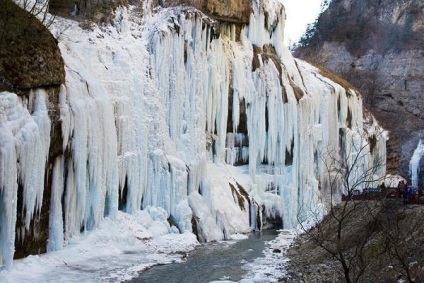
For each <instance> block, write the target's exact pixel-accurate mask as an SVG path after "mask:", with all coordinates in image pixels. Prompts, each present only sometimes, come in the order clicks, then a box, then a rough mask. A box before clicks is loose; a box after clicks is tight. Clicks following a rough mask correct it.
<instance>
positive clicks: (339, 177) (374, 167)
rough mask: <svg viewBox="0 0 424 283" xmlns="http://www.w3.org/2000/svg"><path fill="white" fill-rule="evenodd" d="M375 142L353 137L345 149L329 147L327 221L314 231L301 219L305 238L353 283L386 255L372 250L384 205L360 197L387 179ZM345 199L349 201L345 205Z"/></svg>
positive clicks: (325, 185) (325, 159)
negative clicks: (335, 262)
mask: <svg viewBox="0 0 424 283" xmlns="http://www.w3.org/2000/svg"><path fill="white" fill-rule="evenodd" d="M375 139H376V137H375V136H374V137H371V138H366V139H364V137H359V136H358V135H356V136H355V135H351V138H350V140H346V139H345V140H344V141H342V142H341V144H342V146H341V148H342V149H341V150H334V149H332V148H330V147H327V148H326V149H325V150H324V151H323V152H322V153H321V154H320V157H321V160H322V163H323V164H324V167H325V172H326V176H327V177H326V180H323V183H322V184H321V186H322V187H323V189H324V190H328V197H329V201H328V206H329V207H328V214H327V215H326V216H325V217H324V219H323V220H322V221H319V219H316V220H317V223H316V224H315V226H314V227H313V228H312V229H308V227H306V226H304V225H303V224H302V222H301V221H299V223H300V225H301V227H302V229H303V231H304V232H305V235H306V238H307V239H308V240H309V241H312V242H313V243H315V244H316V245H317V246H319V247H320V248H321V249H322V250H324V251H325V252H326V253H327V254H328V255H329V256H330V257H331V258H333V259H335V260H336V261H337V262H338V263H339V264H340V265H339V266H340V272H341V275H342V277H344V279H345V281H346V282H348V283H351V282H360V280H361V278H362V276H363V274H364V272H365V270H366V269H367V267H368V266H369V264H370V263H371V261H372V260H373V259H374V258H376V257H377V256H378V255H379V254H380V253H381V252H382V250H380V249H371V248H370V243H371V241H372V239H373V237H374V236H375V235H376V234H377V233H378V223H379V221H378V218H379V217H378V216H379V214H380V213H381V211H382V209H381V205H380V203H379V202H378V201H370V200H367V197H368V196H367V195H365V194H361V196H362V197H358V196H357V194H358V193H359V192H361V191H362V192H364V191H366V189H367V188H369V187H375V186H376V185H378V184H379V183H380V182H381V181H382V180H383V178H384V177H383V176H382V175H384V166H385V160H383V156H381V157H379V156H378V154H377V153H375V154H374V155H373V154H372V151H373V150H375V148H374V147H375ZM364 140H365V142H364ZM346 142H348V143H346ZM379 174H381V175H379ZM375 194H378V193H377V192H376V193H375ZM341 195H344V197H343V200H344V201H342V202H341V203H340V200H341V199H340V197H341ZM302 209H303V208H302ZM300 214H305V211H301V213H300ZM300 214H299V215H300ZM352 235H355V236H354V237H352Z"/></svg>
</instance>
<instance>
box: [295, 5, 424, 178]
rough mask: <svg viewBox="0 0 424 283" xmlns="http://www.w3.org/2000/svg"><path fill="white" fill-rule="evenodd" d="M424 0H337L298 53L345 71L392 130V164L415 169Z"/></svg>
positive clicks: (422, 124) (394, 168) (423, 71)
mask: <svg viewBox="0 0 424 283" xmlns="http://www.w3.org/2000/svg"><path fill="white" fill-rule="evenodd" d="M423 46H424V3H423V2H422V1H419V0H408V1H392V0H390V1H371V0H367V1H350V0H334V1H332V2H331V4H330V6H329V8H328V9H327V10H326V11H325V12H324V13H323V14H322V15H320V17H319V19H318V22H317V26H316V32H315V34H314V36H313V37H312V38H311V39H310V40H309V42H308V45H307V46H306V47H300V48H298V49H297V50H296V52H295V56H298V57H299V58H302V59H305V60H307V61H310V62H312V63H314V64H319V65H322V66H325V67H326V68H328V69H330V70H332V71H334V72H336V73H338V74H340V75H341V76H343V77H344V78H346V79H347V80H349V81H350V82H351V83H352V84H353V85H354V86H356V87H357V88H358V89H359V90H360V91H361V93H362V94H363V95H364V105H365V107H367V108H368V109H370V110H371V111H372V112H373V113H374V114H375V116H376V117H377V118H378V119H379V121H380V122H381V124H382V125H383V126H384V127H385V128H386V129H388V130H390V132H391V135H390V137H391V141H390V142H389V144H388V160H387V163H388V164H387V167H388V171H389V172H390V173H400V174H401V175H403V176H408V175H409V171H408V170H409V169H408V168H409V161H410V159H411V156H412V154H413V151H414V149H415V148H416V146H417V144H418V141H419V139H420V138H422V137H423V134H422V130H423V129H424V120H423V119H424V102H423V99H422V90H423V88H424V50H423ZM423 169H424V168H423Z"/></svg>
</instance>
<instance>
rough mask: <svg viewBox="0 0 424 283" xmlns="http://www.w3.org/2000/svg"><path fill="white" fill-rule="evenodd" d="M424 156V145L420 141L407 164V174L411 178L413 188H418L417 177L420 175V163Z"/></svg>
mask: <svg viewBox="0 0 424 283" xmlns="http://www.w3.org/2000/svg"><path fill="white" fill-rule="evenodd" d="M423 155H424V143H423V141H422V140H420V141H419V142H418V145H417V148H416V149H415V151H414V154H413V155H412V158H411V161H410V162H409V174H410V176H411V184H412V186H413V187H418V175H419V173H420V171H419V170H420V161H421V159H422V157H423Z"/></svg>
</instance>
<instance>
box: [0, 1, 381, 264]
mask: <svg viewBox="0 0 424 283" xmlns="http://www.w3.org/2000/svg"><path fill="white" fill-rule="evenodd" d="M252 6H253V7H252V11H253V12H252V14H251V17H250V22H249V24H248V25H242V24H235V23H224V22H219V21H216V20H214V19H211V18H208V17H207V16H205V15H203V14H202V13H200V12H199V11H197V10H194V9H192V8H189V7H184V8H183V7H175V8H158V9H155V10H153V11H149V9H148V6H147V5H146V7H145V9H146V10H145V11H147V12H146V14H145V15H143V17H142V18H141V20H140V18H139V17H138V16H137V15H136V13H133V11H132V8H131V7H130V8H128V9H126V8H122V9H118V10H117V11H116V15H115V22H114V25H113V26H103V27H101V28H99V27H95V28H93V30H83V29H81V28H80V27H79V26H78V24H77V23H76V22H73V21H70V20H65V19H58V20H57V22H56V24H55V26H53V27H52V33H53V34H55V33H56V32H59V30H60V26H61V25H63V24H65V23H66V24H67V25H69V28H68V29H67V30H65V31H64V32H63V34H61V37H60V40H59V47H60V49H61V52H62V56H63V58H64V61H65V68H66V84H65V85H63V86H62V88H61V92H60V94H59V107H60V117H61V119H60V120H61V129H62V139H63V150H64V152H65V154H64V155H63V156H59V157H57V158H56V160H55V161H54V164H52V165H51V167H52V170H53V175H52V176H53V178H52V179H53V180H52V186H51V189H52V193H51V205H50V221H49V227H50V228H49V229H50V231H49V233H50V234H49V242H48V250H49V251H54V250H57V249H61V248H62V247H63V246H64V245H65V244H66V243H67V241H68V240H69V239H70V238H72V237H73V236H75V235H79V234H80V233H81V232H82V231H89V230H91V229H93V228H95V227H97V226H98V225H99V224H100V223H101V222H102V221H103V219H104V218H105V217H110V218H112V219H113V218H114V217H115V216H116V214H117V212H118V210H122V211H125V212H127V213H135V212H137V211H138V210H140V209H144V208H147V207H161V208H163V209H164V210H165V211H166V213H167V214H168V216H169V218H170V219H172V220H173V222H175V224H176V225H177V227H178V230H179V231H180V232H185V231H189V232H190V231H192V232H195V233H196V234H197V235H198V237H199V239H201V240H205V241H212V240H220V239H224V238H228V236H229V235H230V234H233V233H243V232H248V231H250V230H252V229H261V228H262V227H264V226H265V225H267V220H268V219H275V218H281V219H282V222H283V223H284V227H287V228H289V227H292V226H294V225H296V222H297V215H296V214H297V211H298V210H299V206H300V205H301V204H308V205H309V206H311V207H314V206H317V205H318V204H319V203H322V202H324V203H325V202H326V200H325V188H324V189H322V190H321V189H320V184H321V183H322V182H323V180H324V179H325V178H326V171H325V168H324V166H323V164H322V161H320V159H317V158H316V156H317V153H318V152H320V151H321V150H322V149H325V148H327V147H331V148H334V149H336V150H338V151H342V150H350V151H351V152H352V153H354V148H355V147H353V146H352V144H351V143H352V142H359V143H363V142H364V141H365V139H366V138H365V139H364V133H365V129H364V125H365V127H367V128H366V132H367V134H368V135H376V136H378V135H377V134H378V133H380V132H381V129H380V128H379V127H378V125H377V124H376V123H375V121H374V122H369V121H365V120H364V119H363V112H362V100H361V97H360V95H359V94H358V93H356V92H355V91H353V90H348V89H345V88H344V87H342V86H340V85H338V84H336V83H334V82H332V81H331V80H329V79H327V78H325V77H323V76H322V75H320V72H319V70H318V69H316V68H314V67H312V66H310V65H308V64H306V63H304V62H302V61H299V60H295V59H294V58H293V57H292V56H291V54H290V52H289V50H288V49H287V48H286V47H285V46H284V45H283V29H284V19H285V12H284V9H283V7H282V6H281V5H280V4H277V2H276V1H274V0H270V1H267V0H254V1H252ZM264 9H266V10H264ZM0 101H1V103H0V129H1V130H0V141H1V143H0V153H1V155H0V176H1V178H0V201H1V205H0V221H1V222H0V225H1V229H0V247H1V251H0V265H6V266H7V267H10V266H11V263H12V258H13V252H14V245H13V243H14V239H15V233H16V231H15V222H16V198H17V190H18V185H20V186H22V187H23V192H24V203H25V208H26V212H27V213H26V215H25V223H28V225H29V223H30V221H31V219H32V218H33V216H34V214H35V213H37V211H39V209H40V205H41V201H40V198H42V196H43V194H42V193H43V189H44V171H45V168H46V160H47V156H48V150H49V139H48V137H49V136H50V120H49V117H48V113H47V111H46V107H47V106H46V105H47V103H48V102H47V98H46V96H45V94H44V93H43V90H37V91H35V93H32V94H31V96H30V98H29V99H28V100H25V99H21V98H18V97H17V96H16V95H15V94H13V93H7V92H2V93H0ZM341 132H343V133H344V135H345V136H347V137H352V138H351V139H348V138H345V139H344V141H343V142H341V138H340V133H341ZM377 157H379V158H382V157H385V139H384V137H382V136H381V135H380V136H379V138H378V140H377V142H376V146H375V149H374V150H372V149H367V154H366V156H365V158H364V161H363V163H361V164H362V167H361V168H362V170H366V168H368V167H369V166H372V163H373V160H375V159H376V158H377ZM377 173H378V174H380V175H384V174H385V170H384V168H382V169H381V171H380V172H377ZM173 231H174V230H172V231H171V230H170V231H169V232H173ZM23 237H24V235H23Z"/></svg>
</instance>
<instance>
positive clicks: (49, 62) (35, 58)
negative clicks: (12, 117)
mask: <svg viewBox="0 0 424 283" xmlns="http://www.w3.org/2000/svg"><path fill="white" fill-rule="evenodd" d="M0 7H1V9H0V91H5V90H7V91H11V92H16V93H18V94H22V93H25V92H26V91H27V90H28V89H31V88H36V87H51V86H59V85H60V84H61V83H63V82H64V79H65V71H64V63H63V60H62V57H61V54H60V50H59V48H58V46H57V42H56V40H55V39H54V37H53V36H52V34H51V33H50V32H49V31H48V29H47V28H46V27H45V26H44V25H43V24H42V23H41V22H40V21H39V20H38V19H37V18H36V17H35V16H34V15H33V14H31V13H29V12H27V11H25V10H23V9H21V8H20V7H19V6H17V5H16V4H15V3H14V2H12V1H11V0H0Z"/></svg>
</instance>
